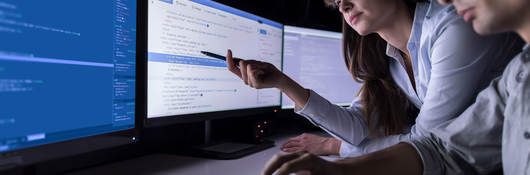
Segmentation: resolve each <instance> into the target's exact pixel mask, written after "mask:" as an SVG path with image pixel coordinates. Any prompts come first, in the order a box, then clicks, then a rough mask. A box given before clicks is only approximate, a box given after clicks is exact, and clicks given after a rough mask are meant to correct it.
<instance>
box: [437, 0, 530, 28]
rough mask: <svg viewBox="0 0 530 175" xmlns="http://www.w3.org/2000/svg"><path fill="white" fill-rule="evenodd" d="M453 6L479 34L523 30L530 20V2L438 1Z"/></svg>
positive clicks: (523, 0)
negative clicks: (523, 26)
mask: <svg viewBox="0 0 530 175" xmlns="http://www.w3.org/2000/svg"><path fill="white" fill-rule="evenodd" d="M438 1H439V2H440V3H441V4H453V5H454V6H455V8H456V9H457V11H458V14H459V15H461V16H462V17H464V19H465V20H466V21H468V22H472V23H473V28H474V29H475V31H476V32H477V33H479V34H490V33H499V32H506V31H513V30H517V29H519V28H522V25H525V24H524V23H527V22H526V21H528V20H530V18H528V17H530V10H529V9H528V8H529V7H530V1H529V0H438Z"/></svg>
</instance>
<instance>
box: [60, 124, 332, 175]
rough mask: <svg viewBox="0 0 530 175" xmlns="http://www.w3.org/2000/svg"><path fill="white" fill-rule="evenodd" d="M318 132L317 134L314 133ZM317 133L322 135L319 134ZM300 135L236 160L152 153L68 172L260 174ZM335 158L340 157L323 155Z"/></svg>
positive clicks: (80, 174) (277, 140)
mask: <svg viewBox="0 0 530 175" xmlns="http://www.w3.org/2000/svg"><path fill="white" fill-rule="evenodd" d="M313 134H316V133H313ZM318 135H323V134H322V133H318ZM293 136H297V135H287V136H282V137H276V138H269V139H271V140H275V144H276V146H275V147H272V148H269V149H267V150H264V151H261V152H258V153H254V154H252V155H249V156H245V157H243V158H240V159H235V160H211V159H204V158H195V157H185V156H179V155H171V154H152V155H147V156H143V157H140V158H136V159H131V160H126V161H122V162H116V163H111V164H107V165H103V166H99V167H94V168H89V169H85V170H81V171H77V172H72V173H69V174H68V175H93V174H135V175H136V174H149V175H151V174H155V175H165V174H172V175H175V174H178V175H180V174H183V175H188V174H189V175H211V174H215V175H225V174H226V175H239V174H242V175H252V174H259V173H260V172H261V170H262V169H263V166H265V163H266V162H267V161H268V160H269V159H270V158H271V157H272V156H273V155H275V154H278V153H284V152H283V151H280V146H281V144H282V143H284V142H285V141H287V139H289V138H291V137H293ZM323 158H324V159H327V160H335V159H337V157H335V156H333V157H328V156H326V157H323Z"/></svg>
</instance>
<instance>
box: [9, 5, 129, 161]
mask: <svg viewBox="0 0 530 175" xmlns="http://www.w3.org/2000/svg"><path fill="white" fill-rule="evenodd" d="M0 38H1V39H0V106H1V107H0V108H1V110H0V133H1V134H0V152H6V151H12V150H18V149H21V148H29V147H33V146H40V145H44V144H49V143H56V142H61V141H67V140H72V139H77V138H82V137H87V136H93V135H100V134H105V133H111V132H116V131H123V130H130V129H131V128H134V127H135V123H134V117H135V113H134V112H135V63H136V0H105V1H64V0H61V1H33V0H0Z"/></svg>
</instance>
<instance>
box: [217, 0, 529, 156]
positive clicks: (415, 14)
mask: <svg viewBox="0 0 530 175" xmlns="http://www.w3.org/2000/svg"><path fill="white" fill-rule="evenodd" d="M327 1H330V0H327ZM328 4H334V5H335V6H336V7H338V8H339V11H340V12H341V13H342V15H343V19H344V20H343V35H344V37H343V49H344V50H343V52H344V60H345V63H346V66H347V68H348V70H349V71H350V72H351V74H352V76H353V78H355V79H356V80H358V81H361V82H363V87H362V88H361V90H360V92H359V95H358V97H357V98H356V99H355V100H354V102H353V104H352V106H351V107H349V108H342V107H339V106H336V105H333V104H331V103H330V102H328V101H327V100H325V99H324V98H322V97H320V96H319V95H318V94H317V93H315V92H313V91H311V90H308V89H305V88H303V87H301V86H300V85H299V84H297V83H296V82H294V81H293V80H292V79H290V78H289V77H287V76H286V75H284V74H282V73H281V72H280V71H279V70H278V69H276V68H275V67H274V66H272V65H271V64H269V63H264V62H260V61H254V60H243V61H241V62H240V63H239V67H236V66H235V65H233V63H232V59H233V58H232V53H231V52H230V51H229V52H228V56H227V57H228V58H227V59H228V61H227V62H228V69H229V70H230V71H231V72H233V73H234V74H236V75H238V76H239V77H240V78H241V79H242V80H243V81H244V82H245V84H247V85H249V86H251V87H254V88H258V89H259V88H272V87H274V88H278V89H280V90H281V91H282V92H283V93H285V94H286V95H287V96H288V97H289V98H291V99H292V100H293V101H294V102H295V104H296V105H295V111H296V112H297V113H298V114H300V115H302V116H304V117H306V118H307V119H309V120H310V121H311V122H313V124H315V125H317V126H319V127H321V128H323V129H324V130H325V131H327V132H328V133H330V134H331V135H333V136H335V137H336V138H337V139H322V138H319V137H317V136H309V137H307V136H306V138H309V139H305V140H309V141H310V142H309V143H314V144H307V143H306V142H304V139H303V136H302V137H298V138H293V139H291V140H289V141H288V142H287V143H286V144H284V146H283V148H284V150H285V151H288V152H292V151H299V150H307V151H310V152H312V153H314V154H319V155H326V154H340V155H341V156H358V155H362V154H366V153H369V152H373V151H377V150H380V149H383V148H386V147H389V146H392V145H394V144H396V143H398V142H400V141H402V140H404V139H410V138H412V137H419V136H424V135H426V134H428V133H429V129H430V128H433V127H435V126H437V125H439V124H441V123H443V122H446V121H449V120H451V119H453V118H454V117H455V116H457V115H458V114H460V113H461V112H462V111H463V110H464V109H465V108H466V107H467V106H469V105H470V104H471V103H472V102H473V99H474V98H475V97H476V94H477V93H478V92H479V91H480V90H481V89H482V88H484V87H486V85H487V84H488V83H489V82H490V81H491V80H492V79H493V78H495V77H497V76H498V75H500V73H501V72H502V70H503V69H504V67H505V65H506V63H507V62H508V61H509V59H510V58H512V57H513V56H514V55H515V53H516V50H515V49H512V48H521V46H522V45H521V44H522V42H520V40H518V39H516V36H514V35H497V36H491V37H479V36H478V35H477V34H475V33H474V32H473V29H472V27H471V25H469V24H466V23H465V22H464V20H463V19H462V18H460V17H458V15H457V14H456V12H455V10H454V8H452V7H450V6H442V5H440V4H438V3H437V2H435V1H420V0H343V1H341V0H338V1H335V2H328ZM385 49H386V55H385ZM503 58H504V59H503ZM414 108H418V109H420V111H419V114H414V112H413V111H414ZM414 120H415V124H413V123H414ZM318 141H322V142H318ZM344 143H346V144H344Z"/></svg>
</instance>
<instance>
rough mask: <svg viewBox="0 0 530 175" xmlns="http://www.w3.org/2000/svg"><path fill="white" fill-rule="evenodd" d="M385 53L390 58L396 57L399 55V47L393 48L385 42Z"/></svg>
mask: <svg viewBox="0 0 530 175" xmlns="http://www.w3.org/2000/svg"><path fill="white" fill-rule="evenodd" d="M386 55H387V56H389V57H392V58H396V57H398V55H399V49H397V48H395V47H394V46H392V45H390V44H386Z"/></svg>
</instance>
